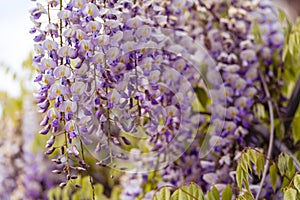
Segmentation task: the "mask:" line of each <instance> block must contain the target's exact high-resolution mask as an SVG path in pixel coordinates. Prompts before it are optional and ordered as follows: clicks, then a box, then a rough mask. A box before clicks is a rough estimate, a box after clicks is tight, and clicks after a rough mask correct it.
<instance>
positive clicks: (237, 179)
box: [236, 164, 243, 190]
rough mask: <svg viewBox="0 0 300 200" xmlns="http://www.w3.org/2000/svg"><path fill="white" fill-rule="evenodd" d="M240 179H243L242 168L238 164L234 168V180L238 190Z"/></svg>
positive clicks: (240, 183) (240, 186)
mask: <svg viewBox="0 0 300 200" xmlns="http://www.w3.org/2000/svg"><path fill="white" fill-rule="evenodd" d="M242 181H243V170H242V167H241V165H240V164H238V166H237V169H236V182H237V185H238V187H239V189H240V190H242Z"/></svg>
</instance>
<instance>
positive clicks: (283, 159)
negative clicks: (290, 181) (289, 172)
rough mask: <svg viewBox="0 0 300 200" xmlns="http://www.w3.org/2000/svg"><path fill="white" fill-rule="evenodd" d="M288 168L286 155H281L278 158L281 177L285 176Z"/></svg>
mask: <svg viewBox="0 0 300 200" xmlns="http://www.w3.org/2000/svg"><path fill="white" fill-rule="evenodd" d="M286 168H287V160H286V155H285V153H281V154H280V155H279V157H278V169H279V172H280V175H281V176H283V175H284V174H285V171H286Z"/></svg>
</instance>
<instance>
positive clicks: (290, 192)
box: [283, 188, 297, 200]
mask: <svg viewBox="0 0 300 200" xmlns="http://www.w3.org/2000/svg"><path fill="white" fill-rule="evenodd" d="M296 197H297V191H296V190H295V189H293V188H288V189H287V190H286V191H284V196H283V199H284V200H296Z"/></svg>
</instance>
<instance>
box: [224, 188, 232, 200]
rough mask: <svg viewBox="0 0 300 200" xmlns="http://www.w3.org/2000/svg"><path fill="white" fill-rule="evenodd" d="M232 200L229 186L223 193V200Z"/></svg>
mask: <svg viewBox="0 0 300 200" xmlns="http://www.w3.org/2000/svg"><path fill="white" fill-rule="evenodd" d="M231 199H232V191H231V187H230V186H229V185H227V186H226V187H225V188H224V190H223V192H222V200H231Z"/></svg>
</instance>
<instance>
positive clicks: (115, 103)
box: [30, 0, 283, 199]
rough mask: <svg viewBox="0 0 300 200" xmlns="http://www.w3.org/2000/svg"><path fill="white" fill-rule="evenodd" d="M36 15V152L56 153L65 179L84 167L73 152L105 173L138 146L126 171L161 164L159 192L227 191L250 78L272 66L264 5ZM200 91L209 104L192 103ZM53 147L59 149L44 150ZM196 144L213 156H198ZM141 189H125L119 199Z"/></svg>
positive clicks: (64, 7) (252, 84) (68, 8)
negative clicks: (43, 140)
mask: <svg viewBox="0 0 300 200" xmlns="http://www.w3.org/2000/svg"><path fill="white" fill-rule="evenodd" d="M46 7H47V9H46V8H44V7H43V6H42V5H41V4H39V3H37V6H36V8H34V9H32V10H31V11H30V12H31V19H32V21H33V23H34V28H32V29H31V31H30V32H31V33H32V34H35V37H34V41H35V42H36V43H35V56H34V58H33V61H34V67H35V68H36V70H37V72H38V75H37V77H36V79H35V82H36V83H38V84H39V86H40V88H39V91H38V94H37V95H36V96H37V99H38V106H39V108H40V111H41V112H42V113H45V114H44V118H43V120H42V122H41V126H43V127H44V128H43V129H42V130H41V131H40V133H41V134H49V133H50V134H51V137H50V139H49V140H48V141H47V144H46V148H48V150H47V151H46V154H52V153H54V152H57V151H56V149H60V154H59V155H57V156H58V157H57V158H56V159H54V162H56V163H57V164H59V165H60V166H61V165H63V168H62V170H63V171H64V172H66V173H67V179H70V176H71V175H72V174H73V170H85V169H87V168H88V167H89V166H88V165H87V164H86V163H85V161H84V156H83V149H82V144H84V145H85V146H86V147H87V149H89V150H90V153H91V154H93V155H94V157H96V158H97V159H98V160H99V162H98V163H97V164H99V165H101V166H108V165H109V166H112V167H114V168H116V167H117V164H118V162H119V159H121V160H123V161H122V162H124V160H129V162H133V161H132V160H130V157H131V155H130V154H131V153H132V152H134V150H135V147H136V148H140V146H143V147H145V148H143V149H146V150H145V152H141V153H140V157H141V158H140V161H141V162H142V163H144V164H143V165H139V166H136V167H137V169H135V170H136V171H139V170H143V171H144V170H151V169H152V170H157V169H159V168H162V167H164V170H162V171H160V172H159V174H160V176H161V182H160V183H158V185H159V186H160V185H164V184H167V183H170V184H173V185H175V186H179V185H181V184H183V182H184V181H186V180H190V181H195V182H197V183H199V184H200V185H201V186H202V187H203V188H204V189H209V187H211V185H212V184H219V185H218V186H219V188H222V187H224V186H225V185H226V184H230V183H233V182H234V180H233V179H230V177H232V174H233V173H234V172H233V168H232V167H233V166H234V165H232V163H233V162H235V159H236V157H235V155H239V153H240V152H241V151H242V149H243V148H244V147H245V146H246V142H247V141H245V140H244V136H245V135H246V134H249V127H250V125H251V122H252V121H253V119H254V113H253V105H255V103H256V102H257V101H261V99H260V98H258V95H257V94H258V93H259V92H260V91H261V86H260V78H259V75H258V71H259V70H260V68H263V69H264V70H265V71H266V72H267V74H268V75H269V77H270V78H271V79H270V80H269V82H271V80H272V81H273V79H272V77H273V78H274V77H276V76H274V70H272V69H269V68H266V67H264V65H269V66H271V65H274V66H275V65H277V64H278V62H277V61H276V60H274V59H273V57H272V56H271V55H272V54H274V53H279V54H280V53H281V50H282V45H283V31H282V28H281V26H280V24H279V22H278V19H277V16H276V13H275V11H274V10H275V9H274V8H273V6H272V4H270V3H269V1H261V2H257V1H254V0H253V1H252V0H247V1H246V3H245V2H244V1H241V0H231V1H229V2H228V1H226V2H225V1H198V2H196V1H193V0H174V1H168V0H167V1H158V0H147V1H131V0H122V1H116V0H109V1H88V0H70V1H68V2H67V3H63V1H57V0H53V1H48V4H47V5H46ZM52 8H53V10H52ZM57 8H59V9H58V11H57V12H55V10H57ZM53 13H54V14H55V15H56V16H53ZM264 13H268V16H267V17H266V16H265V15H264ZM54 18H58V21H57V20H54ZM45 19H46V20H47V19H48V23H42V21H43V20H45ZM255 27H259V30H258V33H257V34H256V35H255V34H254V33H253V30H254V29H255ZM257 38H261V42H258V40H257ZM205 49H207V51H206V50H205ZM261 59H262V61H261ZM274 80H275V79H274ZM275 81H277V80H275ZM277 82H278V81H277ZM199 90H200V91H202V90H203V91H208V93H209V95H210V97H211V99H212V101H211V103H210V104H209V105H199V101H201V98H202V97H200V99H198V98H197V97H198V96H199V95H202V94H199V93H200V92H199V93H197V91H199ZM200 103H201V102H200ZM201 109H202V110H203V109H204V110H205V111H209V112H205V113H204V114H210V120H211V123H209V120H208V118H209V117H205V116H204V115H203V113H201V111H202V110H201ZM208 126H209V127H208ZM199 127H201V131H200V133H201V134H198V135H197V133H198V132H199V131H198V129H199ZM205 132H208V133H205ZM203 133H204V134H203ZM196 135H197V136H196ZM60 139H62V140H63V141H64V142H63V145H60V146H57V145H54V144H58V143H59V142H57V141H58V140H60ZM193 140H195V142H194V143H193V144H192V145H191V143H192V142H193ZM137 141H138V142H137ZM199 141H201V142H199ZM190 145H191V146H190ZM203 146H205V151H207V150H212V151H213V154H209V155H207V156H206V157H205V158H203V157H204V153H203ZM123 147H126V148H123ZM189 147H190V148H189ZM188 148H189V150H188V151H186V150H187V149H188ZM210 148H212V149H210ZM79 149H81V150H82V151H80V150H79ZM124 149H126V150H124ZM128 149H131V150H132V151H127V150H128ZM144 153H145V154H144ZM181 154H183V156H182V157H181V158H180V159H178V158H179V156H180V155H181ZM142 157H147V158H148V159H143V158H142ZM177 159H178V160H177ZM175 160H177V161H176V162H173V161H175ZM195 160H196V161H197V162H194V161H195ZM133 163H134V162H133ZM138 163H140V162H138ZM73 165H74V166H73ZM75 165H76V166H75ZM120 169H121V167H120ZM221 174H222V176H220V175H221ZM130 177H131V178H130ZM130 177H124V178H123V180H124V181H126V182H127V181H129V180H131V181H130V183H131V182H132V185H135V184H139V185H141V184H142V182H143V181H146V180H147V179H148V177H147V176H143V177H142V178H141V176H139V175H134V176H130ZM61 185H62V186H64V185H65V183H62V184H61ZM126 190H129V191H126ZM141 192H142V190H140V189H136V190H131V189H130V187H127V188H125V189H124V195H123V196H124V199H128V198H129V199H130V198H135V197H137V196H139V195H141ZM150 196H151V195H150Z"/></svg>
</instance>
